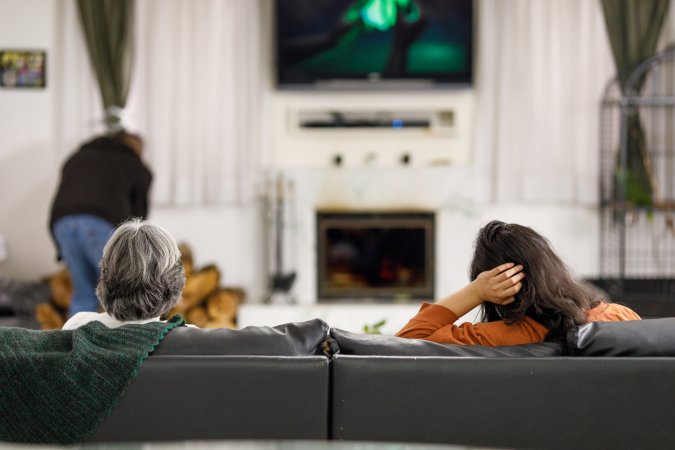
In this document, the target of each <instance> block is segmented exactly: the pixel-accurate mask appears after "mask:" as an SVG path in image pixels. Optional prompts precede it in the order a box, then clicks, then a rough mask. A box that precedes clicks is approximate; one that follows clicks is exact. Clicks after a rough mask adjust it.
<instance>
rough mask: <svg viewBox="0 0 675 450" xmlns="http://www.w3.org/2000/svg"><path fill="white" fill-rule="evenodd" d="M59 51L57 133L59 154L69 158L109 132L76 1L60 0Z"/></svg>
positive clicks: (56, 77) (56, 81) (56, 80)
mask: <svg viewBox="0 0 675 450" xmlns="http://www.w3.org/2000/svg"><path fill="white" fill-rule="evenodd" d="M57 11H58V14H59V17H58V23H59V26H58V31H57V33H58V34H57V40H58V45H57V46H56V51H57V52H58V55H57V57H56V58H55V61H58V63H56V64H54V67H55V69H56V73H55V74H54V75H55V76H54V78H55V80H54V85H56V86H59V88H58V89H55V90H54V92H55V93H56V94H55V95H56V109H55V113H56V130H55V131H56V136H57V139H58V141H59V142H58V143H57V147H58V151H59V156H60V157H62V158H65V157H66V156H67V155H69V154H70V153H71V152H72V151H73V150H74V149H75V148H76V147H77V146H78V144H80V143H82V141H84V140H86V139H88V138H90V137H91V136H93V135H95V134H99V133H103V132H104V131H105V126H104V123H103V107H102V106H101V97H100V94H99V92H98V87H97V85H96V78H95V77H94V74H93V71H92V69H91V64H90V63H89V57H88V55H87V48H86V44H85V42H84V38H83V35H82V30H81V29H80V22H79V17H78V13H77V5H76V2H75V0H59V7H58V8H57Z"/></svg>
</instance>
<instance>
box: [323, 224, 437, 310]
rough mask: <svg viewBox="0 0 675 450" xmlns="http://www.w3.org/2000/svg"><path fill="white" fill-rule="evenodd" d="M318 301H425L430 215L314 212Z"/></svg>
mask: <svg viewBox="0 0 675 450" xmlns="http://www.w3.org/2000/svg"><path fill="white" fill-rule="evenodd" d="M316 218H317V220H316V223H317V246H318V248H317V294H318V300H319V301H320V302H334V301H340V300H355V299H359V300H379V301H402V300H417V299H431V298H433V297H434V285H435V278H434V273H435V269H434V266H435V261H434V246H435V214H434V213H433V212H419V211H410V212H408V211H396V212H390V211H387V212H378V211H370V212H335V211H318V212H317V216H316Z"/></svg>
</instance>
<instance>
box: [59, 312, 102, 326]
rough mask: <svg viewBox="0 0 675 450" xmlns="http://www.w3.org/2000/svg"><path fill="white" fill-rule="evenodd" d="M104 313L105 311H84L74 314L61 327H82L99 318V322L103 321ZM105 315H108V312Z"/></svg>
mask: <svg viewBox="0 0 675 450" xmlns="http://www.w3.org/2000/svg"><path fill="white" fill-rule="evenodd" d="M103 315H104V313H97V312H89V311H82V312H79V313H77V314H75V315H73V317H71V318H70V319H68V320H67V321H66V323H64V324H63V327H61V329H62V330H74V329H76V328H80V327H81V326H83V325H86V324H88V323H89V322H93V321H94V320H98V321H99V322H101V321H102V320H101V319H102V316H103ZM105 315H106V316H107V314H105ZM104 320H105V319H104Z"/></svg>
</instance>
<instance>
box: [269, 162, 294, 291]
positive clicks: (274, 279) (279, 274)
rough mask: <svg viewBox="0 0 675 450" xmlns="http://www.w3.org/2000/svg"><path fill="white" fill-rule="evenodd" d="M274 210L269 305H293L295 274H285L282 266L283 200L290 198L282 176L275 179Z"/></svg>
mask: <svg viewBox="0 0 675 450" xmlns="http://www.w3.org/2000/svg"><path fill="white" fill-rule="evenodd" d="M275 188H276V189H275V190H276V192H275V194H276V195H274V199H275V205H274V206H275V208H274V229H275V233H274V269H273V272H272V276H271V279H270V289H271V292H270V296H269V302H270V303H294V302H295V300H294V299H293V296H292V295H291V289H292V288H293V284H294V283H295V277H296V272H288V273H285V272H284V269H283V265H284V222H285V210H286V203H285V199H286V197H287V196H290V191H291V186H290V184H289V188H288V193H287V192H286V189H285V184H284V179H283V176H282V175H279V176H278V177H277V181H276V184H275Z"/></svg>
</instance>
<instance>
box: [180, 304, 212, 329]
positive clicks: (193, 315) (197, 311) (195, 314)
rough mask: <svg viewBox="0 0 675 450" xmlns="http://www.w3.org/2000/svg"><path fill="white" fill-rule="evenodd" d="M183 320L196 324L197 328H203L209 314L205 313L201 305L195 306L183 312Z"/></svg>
mask: <svg viewBox="0 0 675 450" xmlns="http://www.w3.org/2000/svg"><path fill="white" fill-rule="evenodd" d="M185 320H186V321H187V323H190V324H192V325H196V326H198V327H199V328H204V326H205V325H206V323H207V322H208V321H209V316H208V314H207V313H206V308H204V307H203V306H196V307H194V308H192V309H190V310H189V311H188V312H186V313H185Z"/></svg>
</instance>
